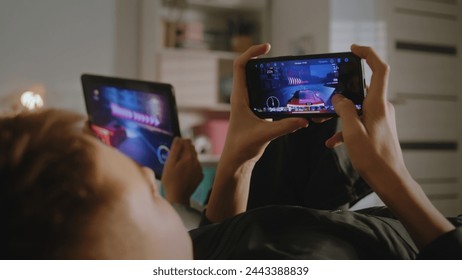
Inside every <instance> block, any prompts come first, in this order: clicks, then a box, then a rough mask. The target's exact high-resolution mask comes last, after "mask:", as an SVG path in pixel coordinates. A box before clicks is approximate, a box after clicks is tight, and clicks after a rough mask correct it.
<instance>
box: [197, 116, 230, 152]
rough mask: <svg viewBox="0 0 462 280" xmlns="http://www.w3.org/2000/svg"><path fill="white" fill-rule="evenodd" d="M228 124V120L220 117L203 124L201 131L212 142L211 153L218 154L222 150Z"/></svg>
mask: <svg viewBox="0 0 462 280" xmlns="http://www.w3.org/2000/svg"><path fill="white" fill-rule="evenodd" d="M228 125H229V122H228V120H220V119H214V120H209V121H207V122H206V123H205V124H204V125H203V133H204V134H205V135H206V136H207V137H208V138H209V139H210V142H211V144H212V154H214V155H219V154H221V152H222V151H223V146H224V145H225V139H226V133H227V131H228Z"/></svg>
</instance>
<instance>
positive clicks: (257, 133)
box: [205, 44, 308, 222]
mask: <svg viewBox="0 0 462 280" xmlns="http://www.w3.org/2000/svg"><path fill="white" fill-rule="evenodd" d="M269 49H270V45H269V44H262V45H258V46H253V47H251V48H249V49H248V50H247V51H246V52H245V53H243V54H242V55H241V56H239V57H238V58H237V59H236V60H235V61H234V66H233V77H234V79H233V91H232V94H231V113H230V120H229V128H228V132H227V135H226V141H225V145H224V148H223V153H222V155H221V158H220V162H219V163H218V167H217V172H216V176H215V181H214V183H213V187H212V192H211V195H210V199H209V203H208V206H207V210H206V213H205V215H206V217H207V219H209V220H210V221H212V222H221V221H223V220H224V219H226V218H230V217H233V216H235V215H236V214H239V213H241V212H244V211H245V209H246V207H247V198H248V194H249V184H250V176H251V173H252V169H253V167H254V166H255V163H256V162H257V160H258V159H259V158H260V157H261V155H262V154H263V151H264V150H265V148H266V146H267V145H268V143H269V142H270V141H271V140H273V139H275V138H277V137H279V136H282V135H284V134H287V133H290V132H293V131H295V130H297V129H300V128H302V127H306V126H308V121H307V120H306V119H302V118H287V119H284V120H280V121H276V122H270V121H266V120H263V119H260V118H258V117H257V116H255V115H254V113H253V112H252V111H251V110H250V108H249V99H248V93H247V86H246V78H245V65H246V63H247V61H248V60H249V59H251V58H254V57H257V56H259V55H264V54H266V53H267V52H268V51H269Z"/></svg>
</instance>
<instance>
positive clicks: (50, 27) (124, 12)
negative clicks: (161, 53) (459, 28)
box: [0, 0, 138, 113]
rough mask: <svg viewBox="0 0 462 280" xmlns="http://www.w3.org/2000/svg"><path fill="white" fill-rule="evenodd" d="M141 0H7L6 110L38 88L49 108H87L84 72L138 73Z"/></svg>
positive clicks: (2, 35) (1, 102)
mask: <svg viewBox="0 0 462 280" xmlns="http://www.w3.org/2000/svg"><path fill="white" fill-rule="evenodd" d="M137 2H138V1H123V0H98V1H92V0H80V1H73V0H41V1H27V0H2V2H1V8H0V40H1V44H0V65H1V67H0V111H4V110H8V109H9V107H10V106H11V103H12V102H14V99H15V98H18V96H19V94H20V93H21V91H24V90H30V89H36V90H38V91H43V92H44V93H45V98H46V100H45V102H46V106H47V107H59V108H65V109H70V110H73V111H76V112H80V113H84V112H85V110H84V102H83V98H82V90H81V86H80V75H81V73H83V72H90V73H96V74H102V75H120V76H128V77H136V74H137V63H138V58H137V55H136V54H137V41H138V39H137V30H136V28H137V18H136V13H137Z"/></svg>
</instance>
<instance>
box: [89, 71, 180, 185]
mask: <svg viewBox="0 0 462 280" xmlns="http://www.w3.org/2000/svg"><path fill="white" fill-rule="evenodd" d="M81 81H82V87H83V92H84V97H85V105H86V109H87V113H88V117H89V121H90V126H91V129H92V131H93V132H94V133H95V135H96V136H97V137H98V138H100V139H101V141H102V142H104V143H105V144H107V145H109V146H112V147H114V148H116V149H118V150H119V151H120V152H122V153H123V154H125V155H127V156H128V157H130V158H132V159H133V160H135V161H136V162H138V163H139V164H140V165H142V166H147V167H149V168H151V169H152V170H153V171H154V173H155V174H156V178H157V179H159V180H160V179H161V177H162V170H163V167H164V164H165V161H166V159H167V157H168V154H169V151H170V146H171V144H172V141H173V138H174V137H176V136H180V129H179V122H178V112H177V108H176V102H175V95H174V91H173V87H172V85H170V84H164V83H155V82H147V81H138V80H130V79H122V78H115V77H104V76H96V75H90V74H83V75H82V76H81Z"/></svg>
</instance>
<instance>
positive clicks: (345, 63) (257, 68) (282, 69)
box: [246, 52, 365, 119]
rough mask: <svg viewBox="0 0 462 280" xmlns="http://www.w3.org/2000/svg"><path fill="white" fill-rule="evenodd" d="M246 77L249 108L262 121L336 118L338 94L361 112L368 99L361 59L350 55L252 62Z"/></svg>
mask: <svg viewBox="0 0 462 280" xmlns="http://www.w3.org/2000/svg"><path fill="white" fill-rule="evenodd" d="M246 78H247V89H248V94H249V103H250V104H249V105H250V108H251V109H252V111H253V112H254V113H255V114H256V115H257V116H259V117H261V118H273V119H278V118H284V117H291V116H292V117H293V116H297V117H313V116H317V117H319V116H336V113H335V110H334V107H333V106H332V96H333V95H334V94H337V93H340V94H342V95H344V96H345V97H347V98H349V99H351V100H352V101H353V103H354V104H355V106H356V108H357V110H358V112H359V113H360V112H361V109H362V102H363V100H364V96H365V86H364V74H363V65H362V60H361V58H359V57H358V56H356V55H355V54H353V53H351V52H345V53H330V54H317V55H304V56H286V57H273V58H260V59H253V60H250V61H249V62H248V63H247V65H246Z"/></svg>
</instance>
